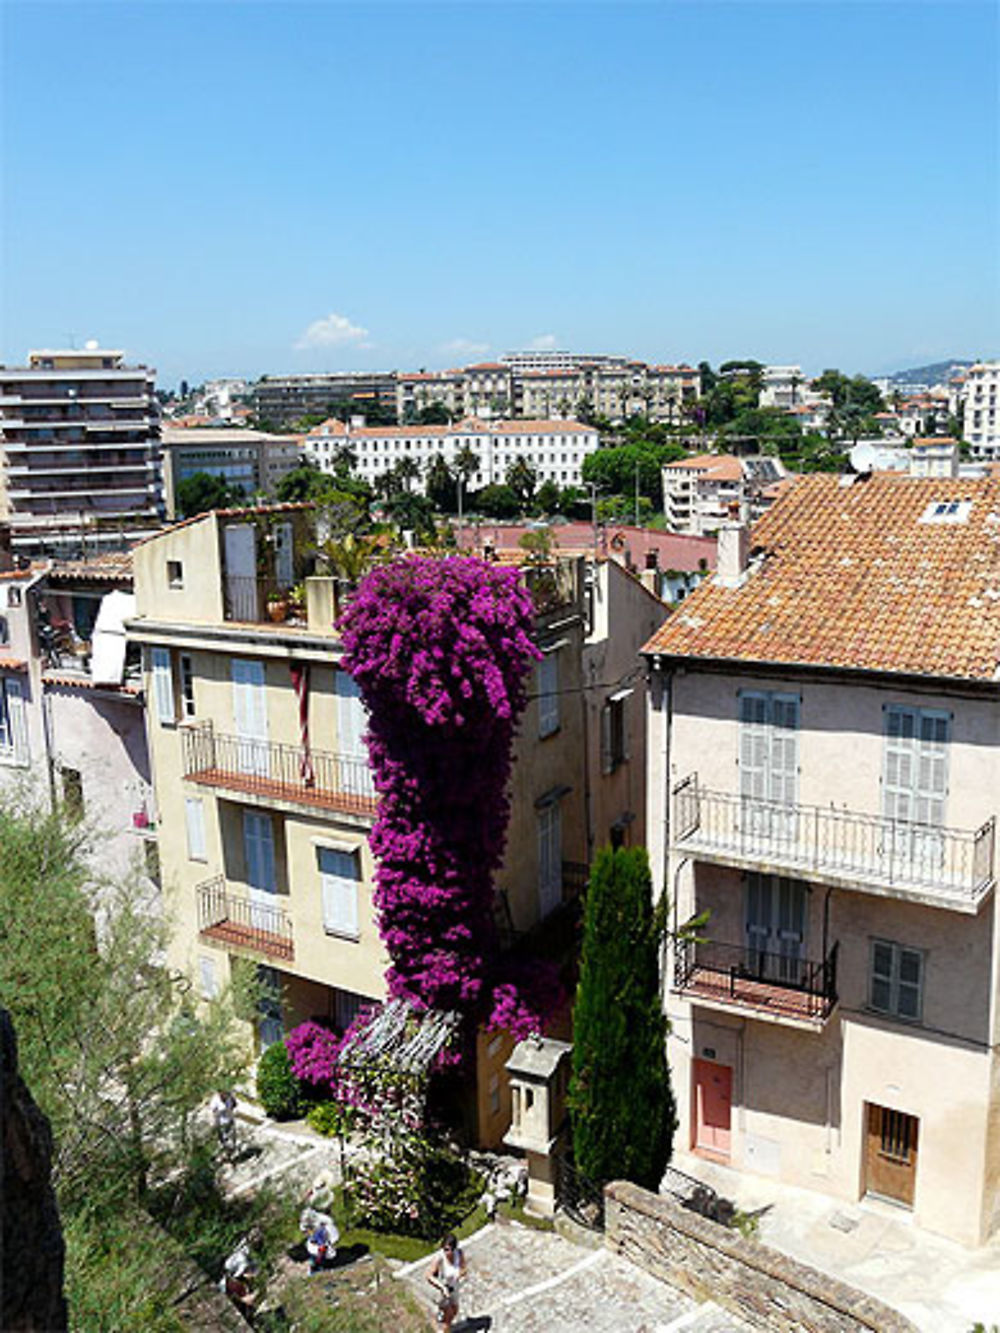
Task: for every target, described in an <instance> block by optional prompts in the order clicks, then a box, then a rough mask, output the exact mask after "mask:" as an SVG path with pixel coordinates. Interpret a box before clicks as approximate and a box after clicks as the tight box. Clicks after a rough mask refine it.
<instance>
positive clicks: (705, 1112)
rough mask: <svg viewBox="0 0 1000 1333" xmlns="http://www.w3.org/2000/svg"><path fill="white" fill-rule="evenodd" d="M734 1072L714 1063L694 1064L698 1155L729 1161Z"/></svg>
mask: <svg viewBox="0 0 1000 1333" xmlns="http://www.w3.org/2000/svg"><path fill="white" fill-rule="evenodd" d="M732 1105H733V1071H732V1067H731V1066H730V1065H719V1064H716V1063H715V1061H714V1060H695V1061H694V1135H693V1138H694V1143H693V1144H692V1146H693V1147H694V1149H695V1150H696V1151H697V1152H703V1153H706V1154H708V1155H710V1156H712V1157H715V1158H717V1159H719V1160H720V1161H726V1162H728V1161H729V1149H730V1142H731V1133H730V1122H731V1118H732Z"/></svg>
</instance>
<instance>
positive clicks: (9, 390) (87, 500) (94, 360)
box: [0, 343, 163, 554]
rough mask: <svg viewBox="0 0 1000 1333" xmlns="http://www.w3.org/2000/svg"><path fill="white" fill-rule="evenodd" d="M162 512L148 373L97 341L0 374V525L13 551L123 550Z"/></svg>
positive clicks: (40, 354) (156, 421) (37, 355)
mask: <svg viewBox="0 0 1000 1333" xmlns="http://www.w3.org/2000/svg"><path fill="white" fill-rule="evenodd" d="M162 515H163V495H162V479H161V465H160V412H159V405H158V403H157V401H156V393H155V371H153V370H150V369H149V368H148V367H146V366H129V365H126V364H125V353H124V352H121V351H111V350H108V349H106V348H101V347H99V346H98V345H97V344H96V343H88V344H87V346H86V347H85V348H84V349H83V350H82V351H76V350H69V351H33V352H29V354H28V364H27V365H26V366H4V367H0V522H5V523H8V524H9V525H10V529H11V544H12V546H13V549H14V550H15V551H18V552H21V553H26V554H29V553H33V552H41V551H46V550H49V551H51V550H55V549H57V548H59V547H61V546H64V545H65V544H66V543H67V542H68V543H76V544H77V545H79V543H80V542H81V541H84V542H86V545H87V546H89V547H90V548H91V549H94V548H95V547H100V546H107V545H115V544H121V542H122V541H123V540H134V539H136V538H138V537H140V536H142V535H143V534H146V533H149V532H151V531H155V529H156V528H157V527H158V525H159V521H160V519H161V518H162Z"/></svg>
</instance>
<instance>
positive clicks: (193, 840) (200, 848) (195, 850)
mask: <svg viewBox="0 0 1000 1333" xmlns="http://www.w3.org/2000/svg"><path fill="white" fill-rule="evenodd" d="M184 815H185V819H186V822H187V853H188V860H189V861H206V860H207V859H208V856H207V853H206V851H205V806H204V803H203V802H202V800H201V798H200V797H198V796H187V797H185V799H184Z"/></svg>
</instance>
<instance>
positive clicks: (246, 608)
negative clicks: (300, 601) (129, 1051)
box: [222, 573, 306, 625]
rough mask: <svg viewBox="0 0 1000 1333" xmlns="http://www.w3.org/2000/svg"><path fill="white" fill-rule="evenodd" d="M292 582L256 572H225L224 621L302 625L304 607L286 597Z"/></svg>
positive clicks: (223, 582) (223, 583) (303, 622)
mask: <svg viewBox="0 0 1000 1333" xmlns="http://www.w3.org/2000/svg"><path fill="white" fill-rule="evenodd" d="M291 586H292V585H291V584H289V583H288V582H286V581H281V580H278V579H276V578H271V577H265V576H263V575H256V574H246V575H244V574H229V573H227V574H225V575H224V576H223V580H222V587H223V592H224V594H225V612H226V619H227V620H236V621H241V622H242V623H243V624H250V625H268V624H283V623H285V622H287V623H289V624H302V625H304V624H305V619H306V618H305V610H304V608H302V607H300V606H298V605H297V604H296V603H295V601H294V600H292V599H291V598H290V596H289V593H290V590H291Z"/></svg>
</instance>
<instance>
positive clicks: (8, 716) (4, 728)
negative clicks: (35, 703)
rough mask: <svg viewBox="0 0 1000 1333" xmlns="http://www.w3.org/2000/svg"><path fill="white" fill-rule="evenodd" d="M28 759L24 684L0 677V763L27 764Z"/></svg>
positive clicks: (10, 678)
mask: <svg viewBox="0 0 1000 1333" xmlns="http://www.w3.org/2000/svg"><path fill="white" fill-rule="evenodd" d="M28 759H29V755H28V720H27V712H26V709H25V702H24V684H23V682H22V681H20V680H17V679H16V678H15V677H14V676H0V763H4V764H26V763H27V762H28Z"/></svg>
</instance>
